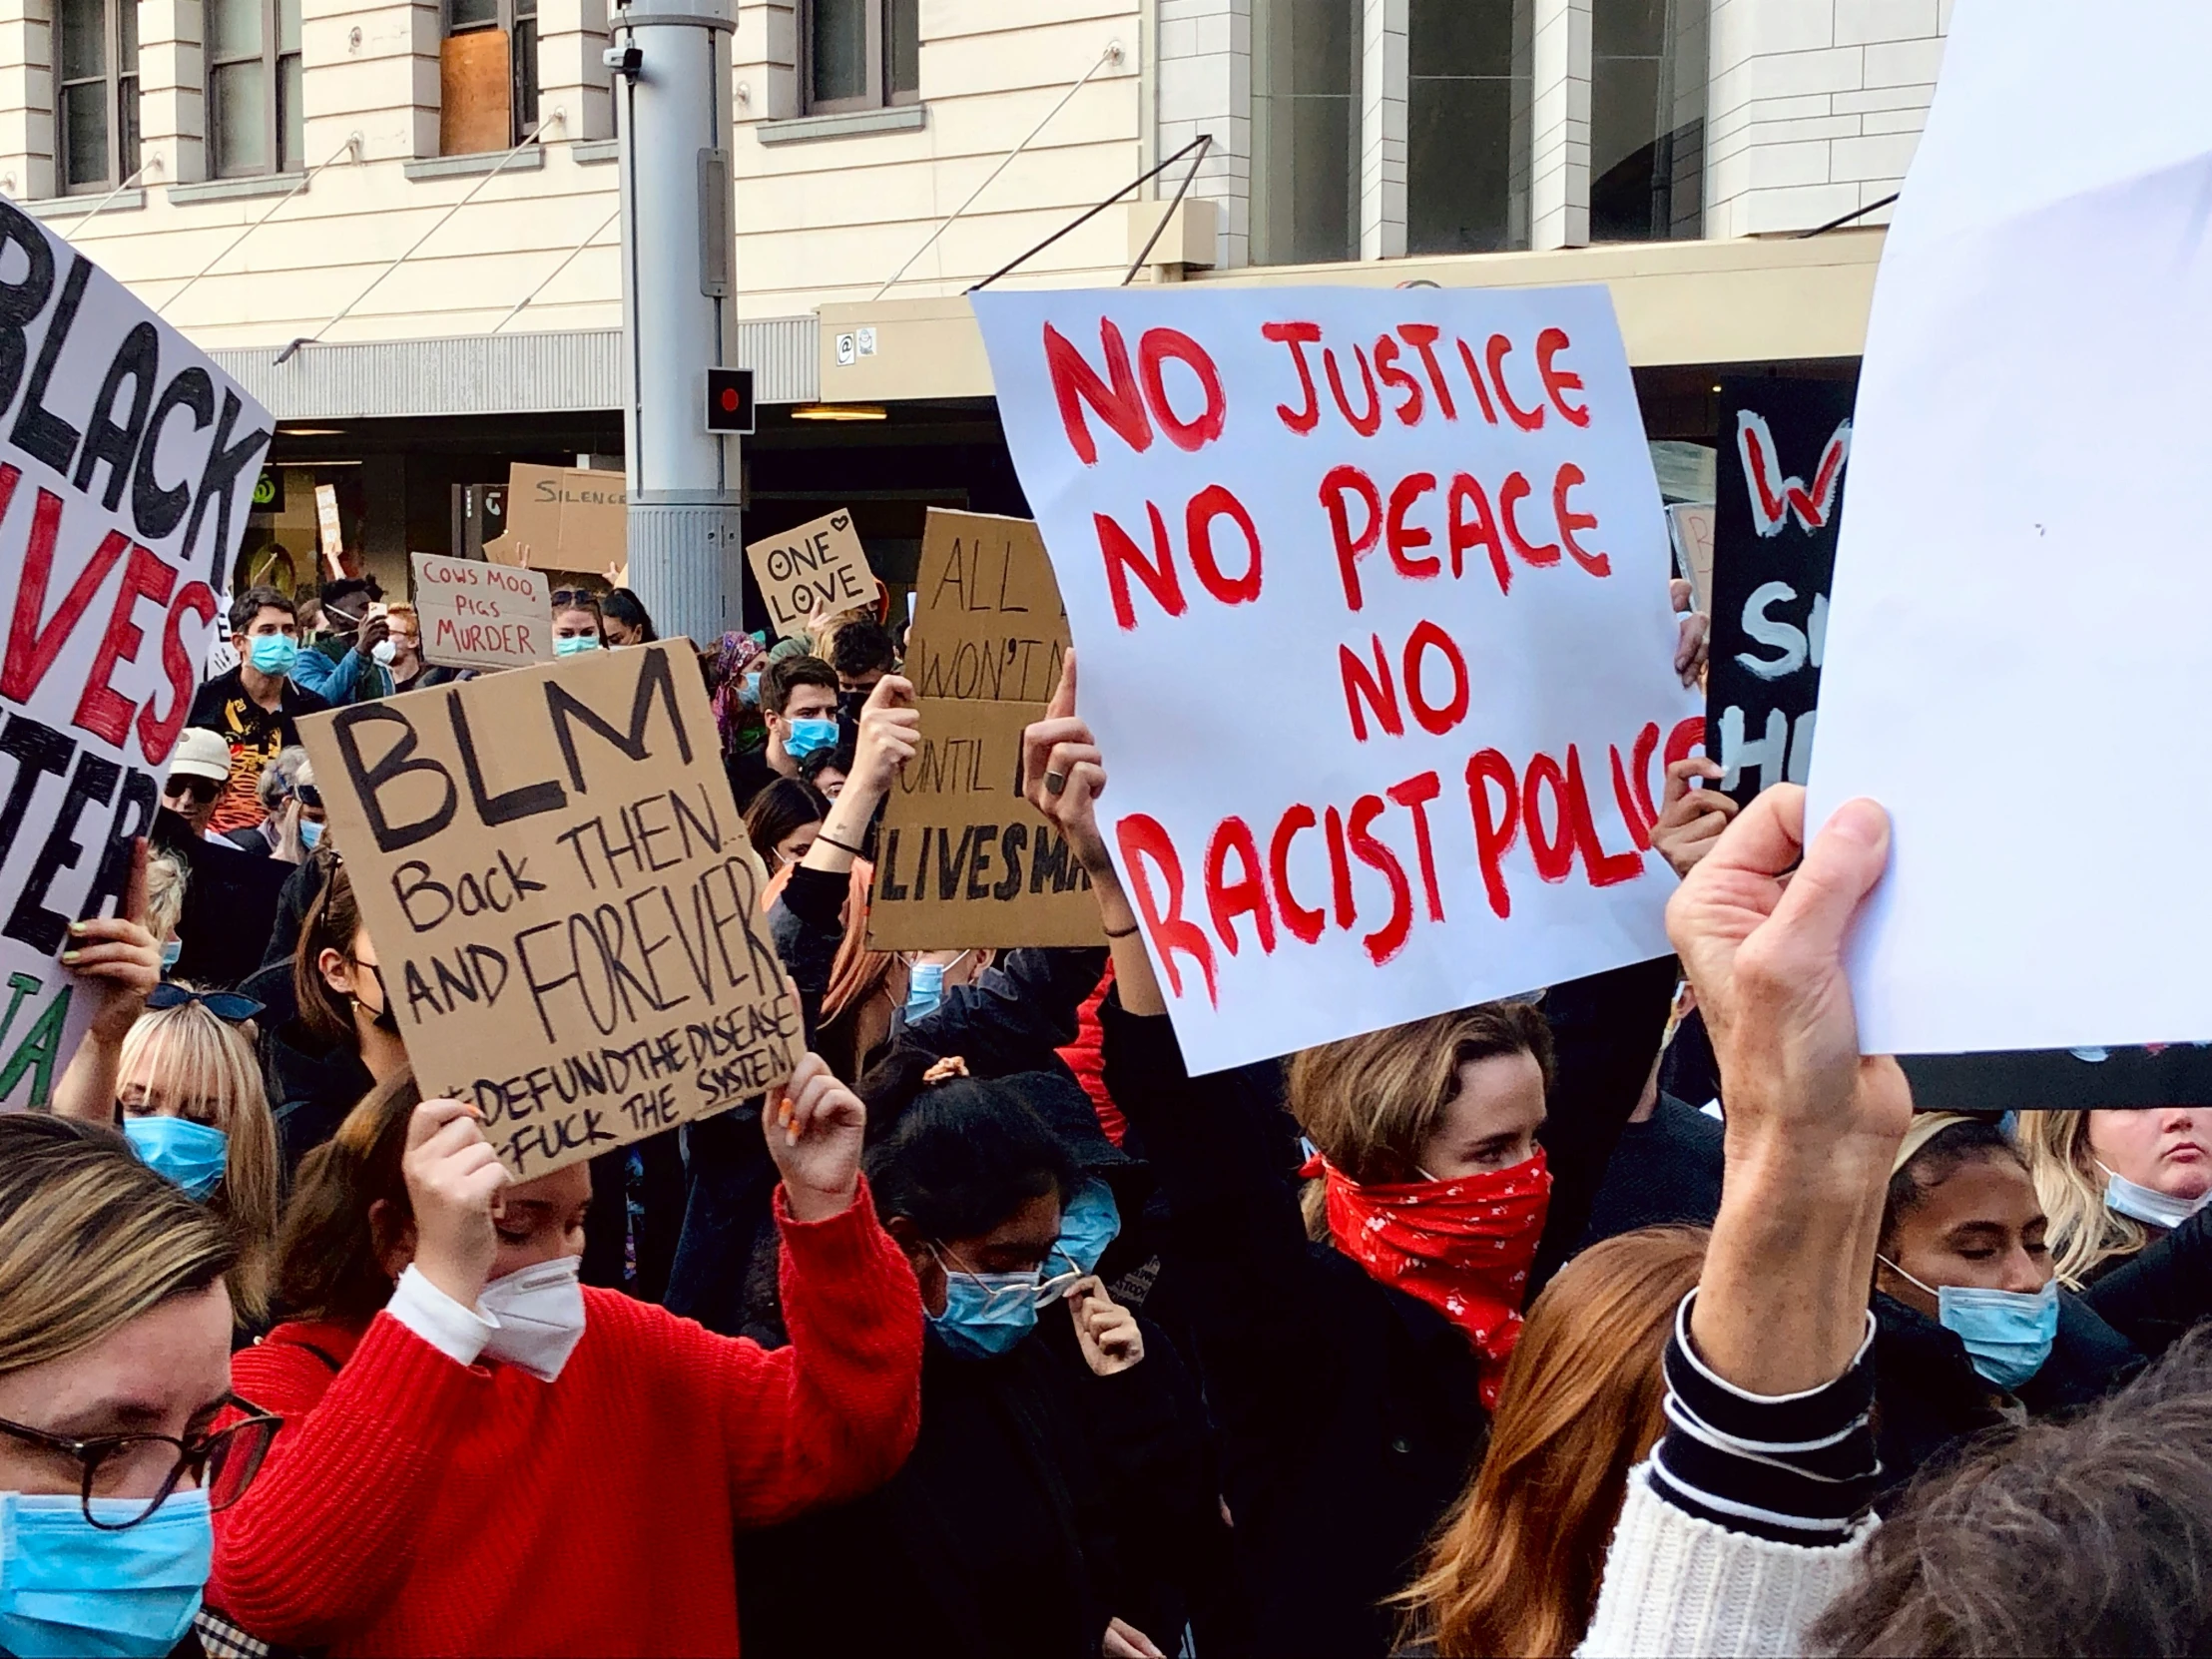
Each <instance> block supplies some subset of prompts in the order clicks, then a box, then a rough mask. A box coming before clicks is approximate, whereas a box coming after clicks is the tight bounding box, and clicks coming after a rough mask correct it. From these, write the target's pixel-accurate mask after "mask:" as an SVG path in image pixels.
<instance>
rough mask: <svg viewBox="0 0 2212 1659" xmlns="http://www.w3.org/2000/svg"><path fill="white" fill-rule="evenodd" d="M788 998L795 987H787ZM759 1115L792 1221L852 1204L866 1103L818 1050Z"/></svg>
mask: <svg viewBox="0 0 2212 1659" xmlns="http://www.w3.org/2000/svg"><path fill="white" fill-rule="evenodd" d="M792 995H793V1000H795V1001H796V1000H797V999H798V992H797V991H796V990H794V991H793V993H792ZM773 1098H774V1099H775V1102H776V1106H775V1110H774V1111H764V1112H763V1113H762V1114H761V1127H762V1129H763V1130H764V1131H766V1133H767V1135H768V1154H769V1156H770V1157H771V1158H773V1159H775V1160H776V1168H777V1171H778V1172H779V1173H780V1174H781V1175H782V1176H783V1177H784V1202H785V1203H786V1204H788V1205H789V1206H790V1207H791V1213H792V1218H793V1220H795V1221H802V1222H809V1221H828V1220H829V1219H830V1217H831V1216H837V1215H842V1214H843V1213H844V1212H845V1211H846V1210H848V1209H850V1208H851V1207H852V1199H853V1195H854V1194H855V1193H857V1192H858V1191H859V1185H860V1141H861V1137H862V1135H863V1134H864V1133H865V1131H866V1128H867V1108H865V1107H864V1106H862V1105H861V1104H860V1098H859V1096H857V1095H855V1094H854V1093H853V1092H852V1091H851V1090H850V1089H848V1088H846V1087H845V1086H844V1085H843V1084H842V1083H840V1082H838V1081H837V1079H836V1077H835V1076H834V1075H833V1074H832V1073H831V1072H830V1063H829V1061H827V1060H825V1059H824V1058H823V1057H822V1056H821V1055H819V1054H809V1055H806V1056H804V1057H802V1058H801V1060H800V1062H799V1065H798V1066H797V1068H796V1069H794V1070H793V1072H792V1075H791V1081H790V1082H788V1083H786V1084H785V1085H784V1087H783V1089H782V1091H781V1092H780V1093H779V1094H777V1095H776V1096H775V1097H773Z"/></svg>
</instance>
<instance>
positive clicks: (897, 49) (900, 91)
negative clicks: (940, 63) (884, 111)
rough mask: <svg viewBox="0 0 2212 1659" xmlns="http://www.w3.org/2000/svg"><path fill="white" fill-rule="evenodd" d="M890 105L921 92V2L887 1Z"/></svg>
mask: <svg viewBox="0 0 2212 1659" xmlns="http://www.w3.org/2000/svg"><path fill="white" fill-rule="evenodd" d="M886 10H887V14H888V16H889V19H890V22H889V33H890V52H889V56H890V85H891V102H892V103H894V104H902V103H908V102H910V101H912V100H913V99H914V98H915V97H917V96H918V95H919V94H920V92H921V0H889V4H888V6H887V8H886Z"/></svg>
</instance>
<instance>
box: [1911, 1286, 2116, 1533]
mask: <svg viewBox="0 0 2212 1659" xmlns="http://www.w3.org/2000/svg"><path fill="white" fill-rule="evenodd" d="M1874 1320H1875V1339H1874V1344H1875V1388H1874V1422H1875V1449H1876V1451H1877V1453H1878V1454H1879V1455H1880V1456H1881V1458H1882V1490H1881V1492H1880V1494H1879V1495H1878V1496H1877V1497H1876V1499H1875V1507H1876V1508H1877V1509H1882V1508H1885V1507H1887V1506H1888V1505H1889V1504H1890V1503H1891V1502H1892V1501H1894V1500H1895V1498H1896V1497H1897V1495H1898V1494H1899V1492H1900V1491H1901V1490H1902V1489H1903V1488H1904V1486H1905V1484H1906V1482H1907V1481H1909V1480H1911V1479H1912V1478H1913V1476H1914V1475H1915V1474H1917V1473H1918V1472H1919V1471H1920V1470H1921V1469H1923V1468H1925V1467H1927V1466H1928V1465H1929V1464H1931V1463H1934V1462H1936V1461H1937V1460H1939V1459H1942V1458H1945V1457H1948V1456H1950V1455H1951V1454H1952V1453H1954V1452H1955V1451H1957V1450H1959V1449H1962V1448H1963V1446H1964V1444H1965V1442H1966V1441H1968V1440H1969V1439H1971V1438H1972V1437H1973V1436H1974V1435H1976V1434H1978V1433H1980V1432H1981V1431H1982V1430H1984V1429H1989V1428H1996V1427H1999V1426H2001V1425H2002V1424H2004V1423H2005V1422H2008V1421H2018V1420H2020V1418H2021V1417H2022V1416H2023V1415H2024V1416H2027V1417H2048V1416H2057V1415H2060V1414H2062V1413H2064V1412H2067V1411H2073V1410H2078V1409H2079V1408H2080V1407H2082V1406H2084V1405H2092V1404H2094V1403H2095V1402H2096V1401H2098V1400H2100V1399H2102V1398H2103V1397H2104V1396H2105V1395H2106V1394H2108V1393H2110V1392H2112V1391H2113V1390H2114V1389H2115V1388H2118V1387H2120V1386H2121V1385H2122V1384H2123V1383H2126V1382H2127V1381H2128V1379H2130V1378H2131V1377H2133V1376H2134V1375H2135V1374H2136V1373H2137V1372H2139V1371H2141V1370H2142V1369H2143V1356H2142V1355H2141V1354H2140V1353H2139V1352H2138V1351H2137V1350H2136V1348H2135V1345H2134V1344H2132V1343H2130V1342H2129V1341H2128V1340H2127V1339H2126V1338H2125V1337H2123V1336H2121V1335H2120V1333H2119V1332H2117V1331H2115V1330H2113V1329H2112V1327H2110V1326H2109V1325H2107V1324H2105V1323H2104V1321H2103V1320H2101V1319H2099V1318H2098V1317H2097V1315H2096V1313H2095V1311H2094V1310H2093V1309H2091V1308H2090V1307H2089V1306H2088V1304H2087V1303H2085V1302H2084V1301H2083V1300H2082V1299H2081V1298H2079V1297H2076V1296H2073V1295H2071V1294H2069V1293H2068V1292H2065V1291H2061V1292H2059V1293H2058V1339H2057V1341H2056V1342H2055V1343H2053V1344H2052V1345H2051V1351H2050V1358H2049V1359H2048V1360H2046V1361H2044V1362H2043V1368H2042V1370H2040V1371H2038V1372H2037V1373H2036V1374H2035V1375H2034V1376H2033V1377H2031V1378H2029V1379H2028V1380H2027V1381H2026V1382H2025V1383H2021V1384H2020V1386H2019V1388H2018V1390H2017V1392H2016V1393H2010V1394H2008V1393H2006V1392H2004V1391H2003V1390H2002V1389H2000V1388H1998V1387H1997V1386H1996V1385H1995V1384H1994V1383H1988V1382H1986V1381H1984V1380H1983V1378H1982V1377H1981V1375H1980V1374H1979V1373H1978V1372H1976V1371H1975V1370H1974V1369H1973V1362H1972V1361H1971V1360H1970V1359H1968V1358H1967V1355H1966V1345H1965V1344H1964V1343H1963V1342H1961V1341H1959V1339H1958V1336H1957V1333H1955V1332H1953V1331H1948V1330H1946V1329H1944V1328H1943V1327H1942V1326H1940V1325H1938V1324H1936V1321H1934V1320H1932V1319H1930V1318H1929V1317H1928V1316H1927V1315H1926V1314H1923V1313H1921V1312H1920V1311H1919V1310H1917V1309H1913V1308H1908V1307H1907V1306H1906V1305H1905V1304H1904V1303H1902V1302H1900V1301H1898V1300H1897V1298H1895V1297H1893V1296H1887V1295H1885V1294H1883V1293H1881V1292H1879V1291H1878V1292H1876V1293H1875V1298H1874Z"/></svg>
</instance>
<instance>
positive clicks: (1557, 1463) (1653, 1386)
mask: <svg viewBox="0 0 2212 1659" xmlns="http://www.w3.org/2000/svg"><path fill="white" fill-rule="evenodd" d="M1707 1237H1708V1235H1707V1234H1706V1231H1705V1229H1703V1228H1702V1227H1651V1228H1645V1229H1644V1230H1642V1231H1641V1232H1636V1233H1624V1234H1622V1235H1621V1236H1620V1237H1618V1238H1614V1239H1607V1240H1606V1241H1605V1242H1604V1243H1603V1244H1599V1245H1593V1246H1591V1248H1590V1249H1588V1250H1586V1251H1584V1252H1583V1253H1582V1254H1581V1255H1580V1256H1577V1257H1576V1258H1575V1259H1574V1260H1573V1261H1571V1262H1569V1263H1568V1264H1567V1265H1566V1266H1565V1267H1564V1268H1562V1269H1560V1270H1559V1277H1558V1278H1556V1279H1554V1280H1553V1281H1552V1282H1551V1283H1550V1285H1548V1286H1547V1287H1546V1288H1545V1290H1544V1293H1543V1295H1541V1296H1539V1297H1538V1298H1537V1299H1536V1305H1535V1306H1534V1307H1533V1308H1531V1309H1530V1310H1529V1312H1528V1323H1527V1324H1526V1325H1525V1326H1523V1327H1522V1328H1521V1334H1520V1341H1519V1342H1518V1343H1517V1344H1516V1345H1515V1346H1514V1349H1513V1358H1512V1359H1511V1360H1510V1361H1509V1362H1507V1364H1506V1368H1505V1378H1504V1382H1503V1383H1502V1384H1501V1385H1500V1388H1499V1393H1498V1406H1497V1414H1496V1416H1495V1417H1494V1418H1493V1419H1492V1420H1491V1424H1490V1443H1489V1448H1488V1450H1487V1451H1485V1452H1484V1454H1483V1458H1482V1464H1481V1467H1480V1468H1479V1469H1478V1470H1477V1471H1476V1472H1475V1476H1474V1479H1473V1480H1472V1481H1471V1482H1470V1484H1469V1486H1468V1489H1467V1492H1466V1495H1465V1496H1463V1497H1462V1498H1461V1499H1460V1500H1459V1502H1458V1504H1457V1505H1456V1506H1455V1507H1454V1508H1453V1510H1452V1512H1451V1515H1450V1516H1449V1518H1447V1519H1446V1520H1445V1521H1444V1523H1443V1525H1442V1527H1441V1528H1439V1529H1438V1531H1437V1533H1436V1536H1435V1539H1434V1541H1433V1542H1432V1543H1431V1544H1430V1545H1429V1549H1428V1555H1427V1559H1426V1562H1425V1565H1424V1566H1423V1569H1422V1571H1421V1575H1420V1577H1419V1578H1417V1579H1415V1580H1414V1581H1413V1583H1412V1585H1411V1586H1410V1587H1409V1588H1408V1589H1406V1590H1404V1591H1403V1592H1401V1593H1400V1594H1399V1595H1397V1596H1396V1597H1395V1598H1393V1599H1395V1600H1396V1601H1397V1602H1398V1603H1399V1604H1400V1605H1401V1606H1403V1607H1405V1608H1406V1609H1407V1622H1408V1624H1409V1625H1410V1626H1411V1627H1412V1629H1411V1630H1410V1631H1409V1634H1426V1635H1428V1636H1430V1637H1431V1638H1432V1639H1433V1641H1434V1643H1435V1650H1436V1652H1437V1653H1438V1654H1440V1655H1444V1656H1445V1659H1457V1656H1459V1655H1462V1654H1484V1655H1487V1654H1498V1655H1506V1654H1549V1653H1571V1652H1572V1651H1574V1649H1575V1648H1576V1647H1578V1646H1579V1645H1580V1644H1581V1641H1582V1638H1583V1636H1584V1635H1585V1634H1586V1633H1587V1631H1588V1629H1589V1623H1590V1615H1591V1614H1592V1613H1594V1612H1595V1611H1596V1610H1597V1594H1598V1587H1599V1584H1600V1582H1601V1580H1602V1578H1603V1575H1604V1568H1605V1546H1606V1543H1607V1541H1608V1540H1609V1539H1610V1538H1611V1537H1612V1534H1613V1526H1614V1523H1615V1522H1617V1521H1618V1520H1619V1519H1620V1512H1621V1504H1622V1503H1623V1502H1624V1501H1625V1500H1626V1498H1627V1495H1628V1471H1629V1470H1630V1469H1631V1468H1633V1467H1634V1466H1635V1465H1636V1464H1637V1463H1638V1462H1639V1461H1641V1460H1642V1459H1643V1458H1644V1457H1645V1456H1646V1455H1648V1454H1649V1453H1650V1451H1651V1448H1652V1447H1653V1446H1654V1445H1656V1444H1657V1443H1658V1440H1659V1436H1660V1434H1661V1433H1662V1432H1663V1431H1664V1430H1665V1428H1666V1410H1665V1401H1666V1392H1667V1385H1666V1378H1665V1375H1664V1371H1663V1367H1662V1360H1663V1358H1664V1356H1665V1354H1666V1348H1667V1337H1668V1334H1669V1333H1670V1332H1671V1331H1672V1330H1673V1329H1674V1313H1675V1309H1676V1308H1677V1307H1678V1306H1679V1305H1680V1304H1681V1301H1682V1299H1683V1297H1685V1296H1686V1295H1688V1294H1689V1291H1690V1288H1691V1287H1692V1286H1694V1285H1695V1284H1696V1283H1697V1281H1698V1274H1699V1272H1700V1271H1701V1270H1702V1268H1703V1267H1704V1263H1705V1246H1706V1240H1707Z"/></svg>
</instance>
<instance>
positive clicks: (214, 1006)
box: [146, 979, 267, 1025]
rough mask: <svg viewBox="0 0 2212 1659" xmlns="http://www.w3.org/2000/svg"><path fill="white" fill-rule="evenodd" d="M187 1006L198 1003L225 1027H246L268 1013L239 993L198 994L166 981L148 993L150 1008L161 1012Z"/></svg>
mask: <svg viewBox="0 0 2212 1659" xmlns="http://www.w3.org/2000/svg"><path fill="white" fill-rule="evenodd" d="M187 1002H197V1003H199V1004H200V1006H201V1007H203V1008H205V1009H207V1010H208V1012H209V1013H211V1014H213V1015H215V1017H216V1018H217V1019H219V1020H221V1021H223V1023H224V1024H226V1025H243V1024H245V1023H246V1022H247V1021H248V1020H250V1019H256V1018H259V1017H260V1016H261V1015H262V1014H263V1013H264V1012H266V1011H267V1005H266V1004H264V1003H260V1002H257V1001H255V1000H254V999H253V998H252V997H250V996H241V995H240V994H239V993H238V992H236V991H196V990H194V989H193V988H192V987H191V986H189V985H180V984H178V983H176V982H175V981H174V980H169V979H165V980H163V981H162V982H161V983H160V984H159V985H156V986H155V987H154V988H153V989H152V990H150V991H148V992H147V993H146V1005H147V1007H149V1008H151V1009H154V1010H156V1011H159V1010H161V1009H163V1008H176V1007H180V1006H182V1005H183V1004H185V1003H187Z"/></svg>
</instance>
